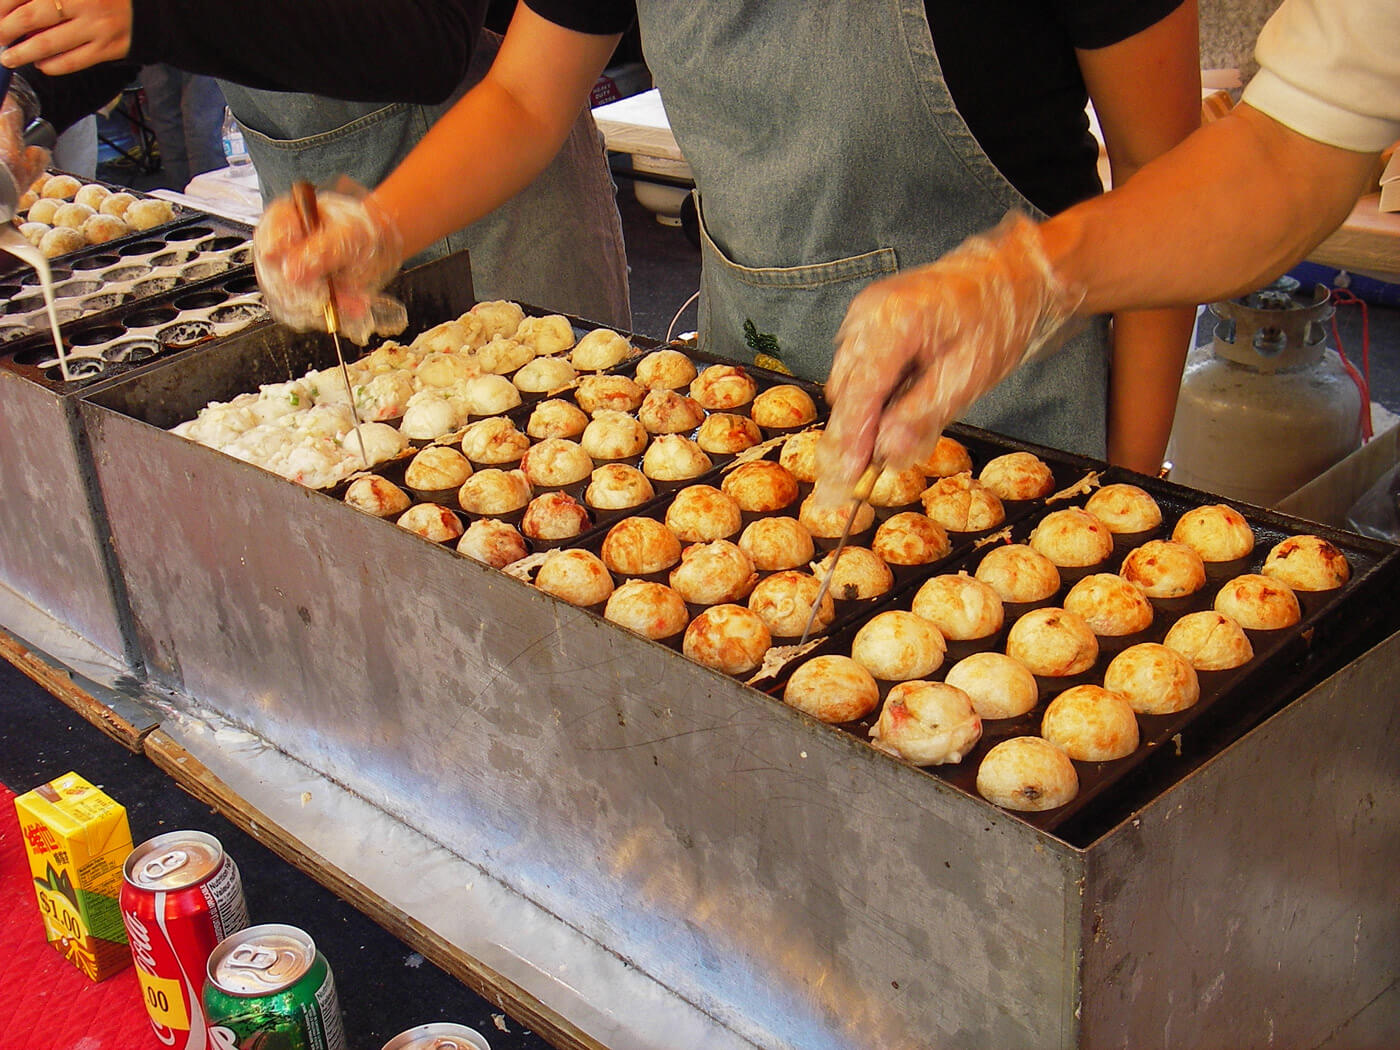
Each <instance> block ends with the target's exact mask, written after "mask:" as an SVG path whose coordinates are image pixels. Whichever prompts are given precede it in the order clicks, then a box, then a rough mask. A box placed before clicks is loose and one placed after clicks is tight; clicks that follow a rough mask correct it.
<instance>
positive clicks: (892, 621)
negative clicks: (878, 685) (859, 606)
mask: <svg viewBox="0 0 1400 1050" xmlns="http://www.w3.org/2000/svg"><path fill="white" fill-rule="evenodd" d="M947 651H948V646H947V644H946V643H945V642H944V641H943V634H942V632H940V631H939V630H938V628H937V627H935V626H934V625H933V624H932V623H930V622H929V621H928V620H925V619H924V618H923V617H922V616H915V615H914V614H913V613H911V612H905V611H904V610H902V609H888V610H886V611H885V612H882V613H879V614H877V615H875V616H872V617H871V618H870V622H869V623H867V624H865V626H863V627H862V628H861V629H860V630H859V631H857V632H856V636H855V638H854V639H853V640H852V642H851V659H853V660H855V661H856V663H858V664H860V665H861V666H862V667H864V668H865V669H866V670H867V671H869V672H870V673H871V674H872V675H874V676H875V677H876V678H880V679H883V680H884V681H886V682H908V681H911V680H913V679H916V678H927V677H928V676H929V675H931V674H933V672H934V671H936V670H938V668H939V667H941V666H942V665H943V657H944V655H945V654H946V653H947Z"/></svg>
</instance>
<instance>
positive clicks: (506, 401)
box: [461, 376, 520, 416]
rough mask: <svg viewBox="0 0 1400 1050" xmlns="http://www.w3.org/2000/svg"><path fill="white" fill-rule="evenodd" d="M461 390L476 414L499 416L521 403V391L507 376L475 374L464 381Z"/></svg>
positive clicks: (471, 410) (472, 411) (468, 405)
mask: <svg viewBox="0 0 1400 1050" xmlns="http://www.w3.org/2000/svg"><path fill="white" fill-rule="evenodd" d="M461 391H462V393H461V397H462V400H463V401H465V402H466V405H467V411H469V412H470V413H471V414H472V415H474V416H499V415H500V414H501V413H503V412H509V411H510V410H511V409H512V408H514V407H515V406H516V405H518V404H520V391H519V390H517V389H516V388H515V384H514V383H512V382H511V381H510V380H509V379H507V378H506V377H505V376H473V377H472V378H470V379H466V380H463V381H462V384H461Z"/></svg>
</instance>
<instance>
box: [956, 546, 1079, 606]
mask: <svg viewBox="0 0 1400 1050" xmlns="http://www.w3.org/2000/svg"><path fill="white" fill-rule="evenodd" d="M976 576H977V578H978V579H979V580H981V581H982V582H983V583H985V584H988V585H989V586H990V587H991V588H992V590H994V591H996V592H997V597H999V598H1000V599H1001V600H1002V601H1004V602H1022V603H1023V602H1040V601H1044V600H1045V599H1046V598H1049V597H1050V596H1051V595H1052V594H1054V593H1055V592H1056V591H1058V590H1059V589H1060V571H1059V570H1058V569H1056V568H1055V563H1054V562H1052V561H1051V560H1050V559H1049V558H1047V557H1046V556H1045V555H1043V554H1041V553H1040V552H1039V551H1037V550H1035V549H1034V548H1032V547H1028V546H1027V545H1026V544H1024V543H1004V544H1000V545H998V546H996V547H993V548H992V549H991V550H989V551H988V552H987V553H986V554H985V555H983V557H982V561H981V564H979V565H978V566H977V573H976Z"/></svg>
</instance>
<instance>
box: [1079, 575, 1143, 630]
mask: <svg viewBox="0 0 1400 1050" xmlns="http://www.w3.org/2000/svg"><path fill="white" fill-rule="evenodd" d="M1065 608H1066V609H1068V610H1069V611H1070V612H1072V613H1077V614H1078V615H1080V616H1082V617H1083V618H1084V622H1085V623H1087V624H1088V625H1089V626H1090V628H1092V629H1093V632H1094V633H1095V634H1097V635H1099V636H1100V637H1113V638H1117V637H1121V636H1122V635H1125V634H1137V633H1138V632H1139V631H1145V630H1147V628H1148V627H1150V626H1152V603H1151V602H1149V601H1148V600H1147V597H1146V596H1145V595H1144V594H1143V593H1142V591H1140V590H1138V589H1137V588H1136V587H1135V586H1133V585H1132V584H1131V583H1129V582H1128V581H1127V580H1125V579H1123V577H1121V576H1118V575H1116V574H1114V573H1111V572H1098V573H1094V574H1093V575H1092V576H1085V577H1084V578H1083V579H1082V580H1080V581H1079V582H1078V583H1076V584H1075V585H1074V586H1073V587H1071V588H1070V589H1069V593H1068V594H1067V595H1065Z"/></svg>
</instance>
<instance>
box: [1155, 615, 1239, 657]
mask: <svg viewBox="0 0 1400 1050" xmlns="http://www.w3.org/2000/svg"><path fill="white" fill-rule="evenodd" d="M1162 644H1163V645H1165V646H1167V648H1169V649H1175V650H1176V651H1177V652H1179V653H1180V654H1181V655H1182V656H1184V657H1186V659H1187V660H1188V661H1189V662H1190V664H1191V666H1192V667H1194V668H1195V669H1196V670H1197V671H1227V670H1229V669H1230V668H1232V667H1239V666H1240V665H1241V664H1247V663H1249V661H1250V660H1252V659H1254V646H1253V645H1252V644H1250V641H1249V636H1248V635H1246V634H1245V633H1244V628H1242V627H1241V626H1240V625H1239V624H1238V623H1236V622H1235V621H1234V620H1233V619H1232V618H1231V617H1229V616H1226V615H1225V614H1224V613H1220V612H1215V611H1213V610H1205V611H1202V612H1193V613H1187V614H1186V615H1185V616H1183V617H1182V618H1181V619H1179V620H1177V621H1176V623H1174V624H1172V626H1171V629H1170V630H1169V631H1167V636H1166V637H1165V638H1163V639H1162Z"/></svg>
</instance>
